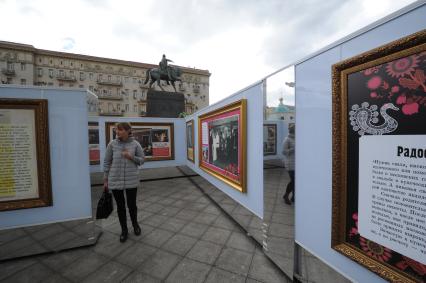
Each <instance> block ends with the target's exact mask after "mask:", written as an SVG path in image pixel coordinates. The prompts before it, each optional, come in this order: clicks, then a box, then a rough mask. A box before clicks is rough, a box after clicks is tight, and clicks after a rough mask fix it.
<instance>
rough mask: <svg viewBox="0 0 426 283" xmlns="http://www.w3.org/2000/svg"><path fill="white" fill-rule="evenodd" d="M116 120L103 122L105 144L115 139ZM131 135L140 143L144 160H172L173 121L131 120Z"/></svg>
mask: <svg viewBox="0 0 426 283" xmlns="http://www.w3.org/2000/svg"><path fill="white" fill-rule="evenodd" d="M115 125H116V122H106V123H105V133H106V145H108V144H109V142H110V141H111V140H113V139H115V137H116V136H115ZM131 125H132V135H133V137H134V138H135V139H136V140H137V141H138V142H139V143H140V144H141V146H142V149H143V152H144V155H145V160H146V161H157V160H174V140H173V138H174V126H173V123H149V122H147V123H145V122H143V123H141V122H132V123H131Z"/></svg>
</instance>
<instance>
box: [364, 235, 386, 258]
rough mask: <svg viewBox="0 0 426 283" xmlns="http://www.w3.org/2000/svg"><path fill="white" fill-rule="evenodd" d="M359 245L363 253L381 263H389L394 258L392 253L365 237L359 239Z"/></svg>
mask: <svg viewBox="0 0 426 283" xmlns="http://www.w3.org/2000/svg"><path fill="white" fill-rule="evenodd" d="M359 243H360V245H361V248H362V250H363V251H365V252H366V253H367V255H369V256H370V257H374V258H375V259H377V260H379V261H381V262H387V261H389V260H390V259H391V258H392V251H391V250H390V249H388V248H386V247H383V246H381V245H379V244H377V243H375V242H373V241H370V240H367V239H365V238H363V237H361V236H360V237H359Z"/></svg>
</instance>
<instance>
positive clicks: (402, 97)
mask: <svg viewBox="0 0 426 283" xmlns="http://www.w3.org/2000/svg"><path fill="white" fill-rule="evenodd" d="M406 102H407V97H406V96H405V95H404V94H403V95H400V96H398V98H397V99H396V104H399V105H401V104H405V103H406Z"/></svg>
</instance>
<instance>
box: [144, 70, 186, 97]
mask: <svg viewBox="0 0 426 283" xmlns="http://www.w3.org/2000/svg"><path fill="white" fill-rule="evenodd" d="M168 68H169V73H170V78H169V75H168V74H167V72H162V71H161V70H160V69H159V68H152V69H148V70H147V71H146V79H145V82H144V83H143V84H147V83H148V81H150V83H149V88H151V87H152V85H153V84H154V83H155V82H157V84H158V87H159V88H160V89H161V90H162V91H164V89H163V87H162V86H161V84H160V81H161V80H163V81H166V82H167V84H168V85H170V83H171V84H172V86H173V88H174V90H175V92H177V90H176V86H175V82H176V81H180V82H181V81H182V80H181V79H180V75H181V73H182V71H181V70H180V68H178V67H173V66H168Z"/></svg>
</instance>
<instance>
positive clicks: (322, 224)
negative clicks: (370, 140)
mask: <svg viewBox="0 0 426 283" xmlns="http://www.w3.org/2000/svg"><path fill="white" fill-rule="evenodd" d="M425 19H426V6H425V5H421V6H419V7H417V8H416V9H414V10H411V11H408V12H404V13H403V14H400V15H396V16H395V17H393V18H392V19H390V20H389V21H387V22H383V23H380V24H378V25H376V26H375V27H374V28H373V29H370V30H368V31H366V32H365V33H362V34H360V35H358V36H356V37H354V38H352V39H350V40H348V41H346V42H342V43H341V44H339V45H337V46H334V47H333V48H329V49H328V50H325V51H324V52H322V53H319V54H318V55H316V56H314V57H312V58H309V59H307V60H305V61H303V62H301V63H299V64H297V65H296V105H297V112H296V121H297V130H296V192H297V195H298V197H297V198H296V216H295V217H296V231H295V237H296V242H297V243H298V244H300V245H301V246H302V247H303V248H305V249H307V250H308V251H310V252H311V253H312V254H314V255H315V256H317V257H319V258H320V259H322V260H323V261H324V262H326V263H327V264H329V265H330V266H332V267H333V268H335V269H336V270H338V271H339V272H341V273H342V274H343V275H344V276H346V277H348V278H350V279H351V280H353V281H356V282H385V281H384V280H383V279H382V278H380V277H379V276H377V275H375V274H374V273H372V272H371V271H369V270H368V269H366V268H364V267H362V266H361V265H359V264H357V263H355V262H354V261H352V260H350V259H349V258H347V257H346V256H343V255H341V254H340V253H338V252H336V251H334V250H333V249H331V218H332V216H331V211H332V98H331V93H332V90H331V87H332V82H331V66H332V65H333V64H335V63H337V62H339V61H341V60H344V59H347V58H349V57H352V56H355V55H357V54H360V53H362V52H365V51H368V50H371V49H373V48H376V47H378V46H380V45H383V44H386V43H389V42H391V41H393V40H397V39H399V38H401V37H404V36H407V35H410V34H412V33H415V32H417V31H419V30H422V29H425V28H426V20H425Z"/></svg>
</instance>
